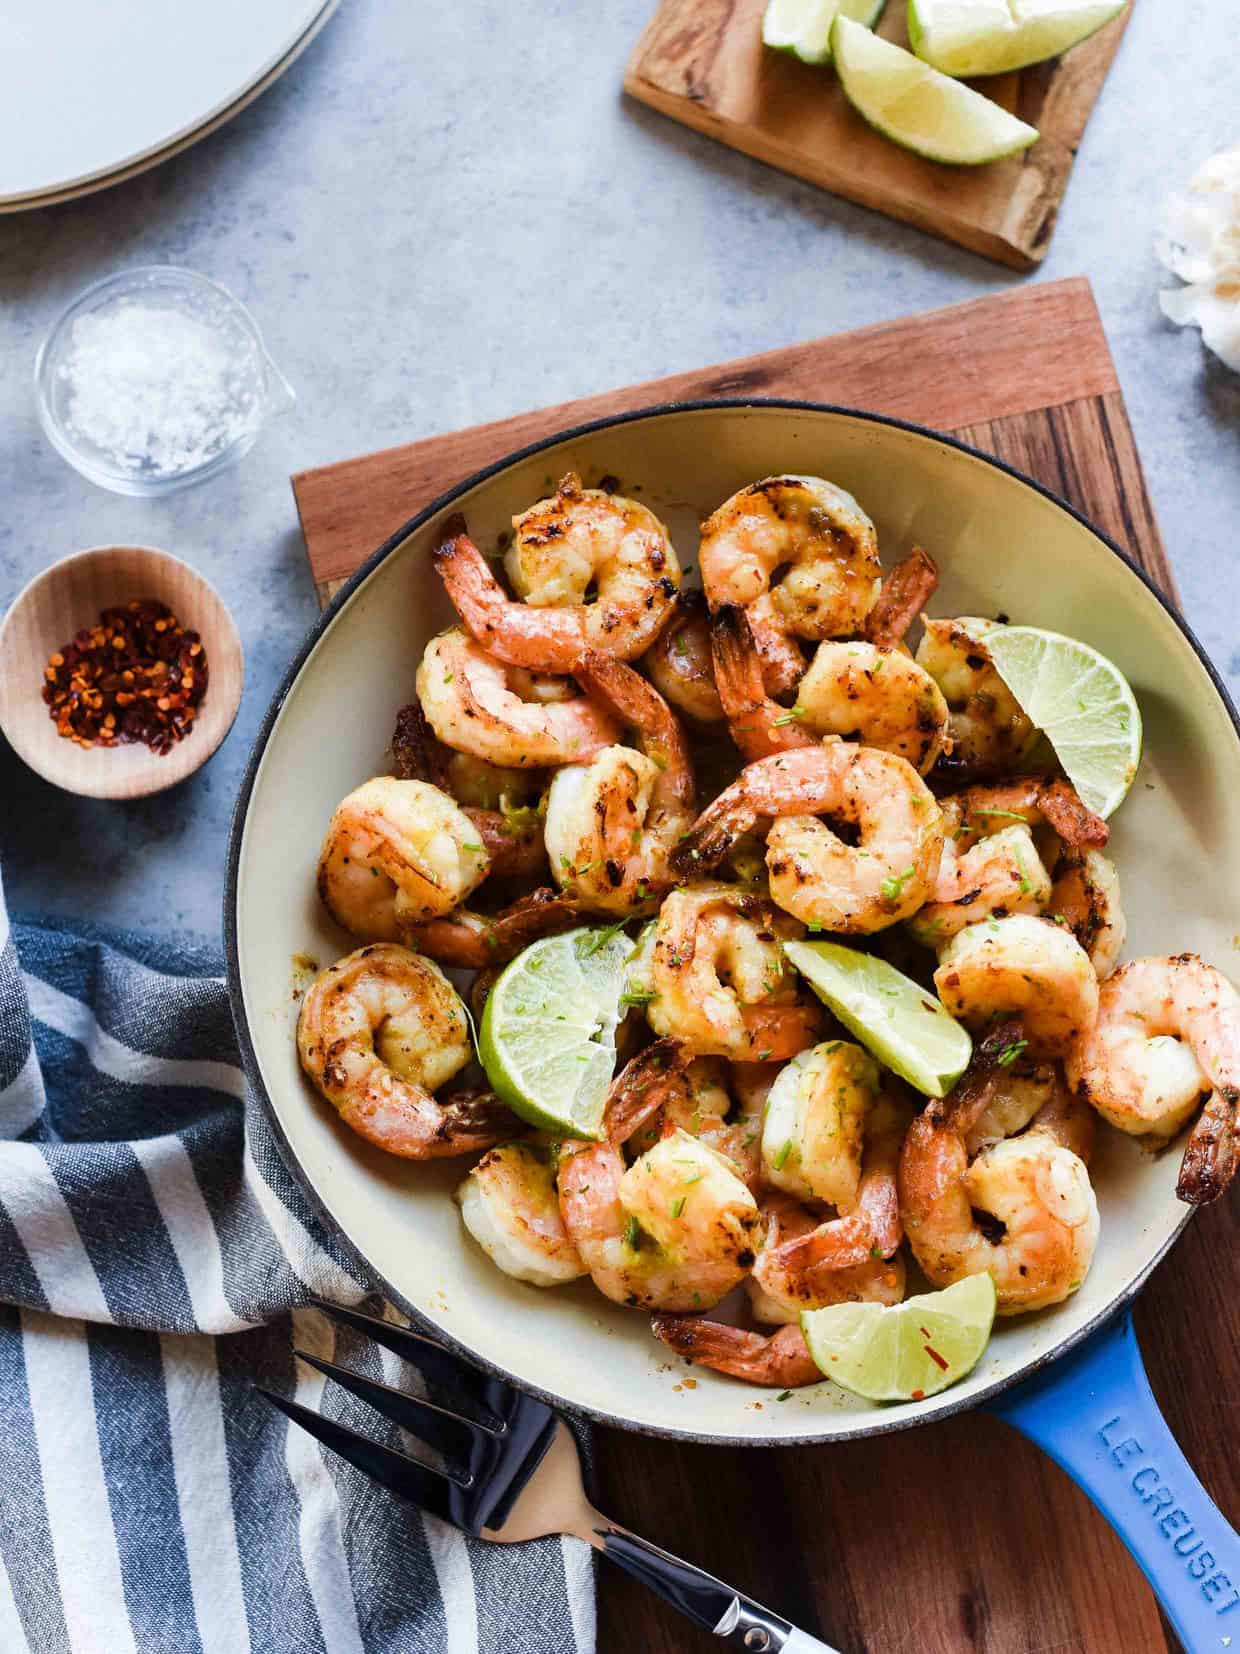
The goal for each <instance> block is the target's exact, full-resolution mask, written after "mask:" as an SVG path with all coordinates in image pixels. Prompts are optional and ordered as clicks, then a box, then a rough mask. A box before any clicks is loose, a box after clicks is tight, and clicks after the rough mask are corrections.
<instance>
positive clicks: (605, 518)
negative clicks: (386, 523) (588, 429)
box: [435, 472, 680, 672]
mask: <svg viewBox="0 0 1240 1654" xmlns="http://www.w3.org/2000/svg"><path fill="white" fill-rule="evenodd" d="M512 527H513V539H512V545H511V546H510V547H509V550H508V553H507V555H506V557H505V558H504V567H505V569H506V571H507V573H508V578H509V579H510V580H511V582H512V585H513V590H514V591H515V592H516V593H517V597H518V599H522V600H523V601H515V602H514V600H513V599H512V598H510V597H509V596H508V594H507V593H506V592H505V591H504V589H503V587H502V586H501V585H500V583H499V581H498V580H496V578H495V576H494V575H493V574H492V573H491V570H490V567H489V566H488V564H487V560H486V558H485V557H483V555H482V553H481V552H480V551H479V550H478V548H477V546H476V545H475V544H474V543H473V541H472V540H471V539H470V538H469V534H468V532H467V530H466V527H465V519H464V517H462V516H460V515H459V514H458V515H456V516H453V517H450V518H449V519H448V521H447V522H446V523H445V524H444V538H443V540H442V541H441V542H440V543H439V545H438V546H437V547H436V548H435V567H436V568H437V569H438V571H439V574H440V576H441V578H442V579H443V583H444V585H445V586H446V587H447V588H448V596H449V597H450V598H451V599H452V601H453V603H454V604H455V606H456V610H457V613H458V614H459V615H460V617H461V619H462V620H463V621H464V622H465V625H466V627H467V629H468V630H469V631H470V633H471V634H472V635H473V636H474V637H475V638H476V639H477V641H478V642H479V643H480V644H482V646H483V647H484V648H485V649H487V650H488V651H489V652H490V653H491V654H493V655H496V656H497V657H498V658H499V659H500V660H503V661H507V662H508V663H509V664H510V665H512V666H527V667H532V668H533V669H535V670H536V671H542V672H571V671H572V669H573V667H574V665H575V664H576V661H577V657H578V656H579V655H580V654H581V652H582V650H583V649H598V650H602V651H603V652H604V653H605V654H609V655H614V656H616V657H617V658H618V659H620V660H636V659H637V657H638V656H639V655H641V654H643V653H644V652H645V651H646V650H647V649H648V648H649V647H650V645H651V644H652V643H653V642H654V640H655V638H656V637H658V635H659V632H660V631H661V630H662V628H663V624H664V622H665V621H666V620H667V617H668V615H669V614H670V613H671V608H672V604H673V602H674V601H675V598H676V589H677V587H678V586H679V585H680V564H679V563H678V562H677V560H676V552H675V550H674V549H673V547H672V542H671V537H670V536H669V534H668V532H667V529H666V528H665V527H664V525H663V524H662V523H661V522H660V521H659V519H658V518H657V517H656V516H655V514H654V512H653V511H651V510H649V508H648V507H646V506H644V505H640V504H639V503H638V502H637V501H636V500H626V499H625V498H624V497H623V496H622V495H620V494H608V493H606V492H605V491H604V490H603V489H601V488H583V487H582V486H581V478H580V477H578V476H577V475H576V474H575V473H573V472H570V473H569V474H568V476H566V477H565V478H564V479H563V481H562V482H561V483H560V486H559V489H558V491H557V492H556V493H555V494H553V495H552V496H551V497H550V498H549V499H546V500H539V501H538V503H537V504H536V505H532V506H531V507H530V508H529V510H528V511H523V512H522V513H521V515H520V516H519V517H514V518H513V519H512Z"/></svg>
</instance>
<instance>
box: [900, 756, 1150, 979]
mask: <svg viewBox="0 0 1240 1654" xmlns="http://www.w3.org/2000/svg"><path fill="white" fill-rule="evenodd" d="M939 805H940V808H941V809H942V811H943V827H944V832H945V835H946V837H945V840H944V845H943V860H942V862H941V863H940V865H939V876H938V879H937V880H936V882H935V886H934V893H933V895H932V896H931V899H930V901H929V902H928V903H927V904H926V906H925V907H923V908H922V909H921V910H920V911H919V912H918V913H916V914H914V915H913V917H912V919H911V920H910V921H909V930H910V932H911V933H912V935H913V936H914V937H915V938H916V940H917V941H918V942H920V943H922V944H923V945H924V946H925V947H931V948H941V947H943V946H944V945H945V944H946V943H948V942H950V941H951V939H952V937H953V936H955V935H957V934H958V932H960V931H961V930H963V929H964V928H965V926H966V925H974V924H978V923H980V921H981V920H983V919H991V918H993V919H1002V918H1005V917H1007V915H1009V914H1012V913H1043V912H1045V911H1046V909H1047V907H1048V906H1050V905H1051V904H1052V896H1053V890H1052V882H1051V876H1050V874H1049V873H1048V872H1047V871H1046V866H1045V863H1044V862H1043V859H1042V854H1041V852H1040V851H1039V849H1038V845H1037V842H1036V841H1035V839H1034V833H1035V832H1037V831H1039V830H1041V829H1047V831H1046V832H1044V833H1043V834H1042V837H1043V839H1044V840H1046V841H1047V842H1048V844H1049V845H1053V846H1057V847H1058V851H1059V852H1060V853H1061V854H1062V857H1067V856H1068V855H1074V856H1075V855H1086V854H1092V851H1090V849H1089V847H1090V846H1092V845H1097V844H1105V843H1106V842H1107V837H1108V835H1109V833H1110V829H1109V828H1108V826H1107V824H1106V822H1105V821H1103V819H1102V817H1101V816H1098V815H1095V814H1094V812H1093V811H1092V810H1091V809H1090V808H1089V807H1088V806H1087V805H1086V804H1085V803H1084V802H1083V800H1082V799H1081V798H1080V796H1079V795H1078V794H1077V792H1076V790H1075V789H1074V788H1073V787H1072V786H1070V785H1069V783H1068V782H1067V781H1064V780H1048V779H1046V778H1045V777H1042V776H1036V775H1029V776H1022V777H1019V778H1018V779H1016V780H1014V781H1007V782H1002V783H1000V784H998V785H995V786H976V787H968V788H966V789H965V790H964V791H963V792H959V793H954V794H952V796H951V797H949V798H943V799H940V800H939ZM1049 853H1050V852H1049V849H1048V854H1049ZM1105 865H1106V866H1109V865H1110V864H1109V863H1106V864H1105ZM1100 877H1101V875H1100ZM1070 894H1071V893H1070V892H1069V890H1068V889H1067V888H1066V887H1065V890H1064V896H1065V900H1067V899H1068V897H1069V895H1070ZM1117 894H1118V890H1117ZM1065 922H1067V923H1068V926H1069V929H1072V930H1073V931H1074V934H1075V933H1076V927H1075V926H1074V925H1073V924H1072V922H1071V921H1065ZM1120 922H1121V924H1122V915H1121V916H1120ZM1080 939H1081V938H1080V937H1079V936H1078V940H1080ZM1121 940H1122V937H1121ZM1086 951H1088V949H1087V950H1086Z"/></svg>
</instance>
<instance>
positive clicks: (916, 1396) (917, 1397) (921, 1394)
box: [909, 1390, 926, 1401]
mask: <svg viewBox="0 0 1240 1654" xmlns="http://www.w3.org/2000/svg"><path fill="white" fill-rule="evenodd" d="M909 1394H910V1395H911V1396H912V1398H913V1400H914V1401H924V1400H925V1399H926V1392H925V1391H924V1390H910V1391H909Z"/></svg>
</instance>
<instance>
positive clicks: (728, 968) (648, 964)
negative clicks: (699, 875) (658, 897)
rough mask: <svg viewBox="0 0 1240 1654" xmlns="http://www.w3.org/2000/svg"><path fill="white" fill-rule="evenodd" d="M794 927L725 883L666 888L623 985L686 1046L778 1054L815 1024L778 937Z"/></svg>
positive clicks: (815, 1014)
mask: <svg viewBox="0 0 1240 1654" xmlns="http://www.w3.org/2000/svg"><path fill="white" fill-rule="evenodd" d="M801 934H802V931H801V927H800V926H799V925H797V924H795V923H794V922H793V921H792V920H790V919H789V918H788V917H787V916H786V915H785V914H782V913H780V912H779V911H778V909H777V908H775V907H774V906H773V904H772V903H771V902H770V901H768V900H767V899H766V898H765V897H763V896H760V895H758V894H756V893H755V892H752V891H744V890H741V889H739V888H737V887H736V886H735V885H726V884H707V885H701V886H698V887H696V888H694V889H690V890H673V891H672V892H671V894H670V895H669V896H668V897H667V898H666V900H665V901H664V903H663V906H662V907H661V908H660V910H659V917H658V919H657V920H656V921H655V923H654V924H653V925H651V926H650V927H649V929H648V932H647V933H646V935H645V936H644V937H643V939H642V945H641V949H640V952H639V955H638V957H637V959H636V960H635V961H634V962H633V963H632V964H631V965H630V967H629V976H630V983H631V988H632V990H633V991H634V992H635V993H636V994H638V995H640V996H641V997H642V998H643V999H644V1000H645V1002H646V1018H647V1020H648V1022H649V1023H650V1026H651V1027H652V1028H653V1029H654V1030H655V1032H656V1033H659V1034H674V1035H676V1036H677V1037H678V1038H680V1039H682V1040H684V1041H685V1042H686V1044H687V1045H688V1046H689V1047H690V1048H691V1049H692V1050H693V1051H694V1053H695V1054H696V1055H699V1056H720V1057H730V1058H731V1059H732V1060H733V1061H735V1062H755V1061H756V1062H768V1061H776V1062H780V1061H784V1060H786V1059H787V1058H788V1057H792V1056H795V1055H796V1053H797V1052H798V1051H803V1050H804V1049H805V1047H806V1046H807V1045H812V1044H813V1043H814V1038H815V1035H816V1033H817V1030H818V1029H819V1028H820V1027H821V1025H822V1012H821V1008H820V1007H819V1005H818V1003H817V1001H813V1002H811V1001H810V1000H809V999H807V998H805V997H802V995H801V993H800V992H799V990H798V986H797V981H798V979H797V976H796V973H795V972H794V971H791V970H790V969H789V968H788V965H787V962H786V960H785V959H784V956H783V952H782V950H781V948H780V946H779V943H780V939H781V938H784V939H788V938H794V937H798V936H800V935H801Z"/></svg>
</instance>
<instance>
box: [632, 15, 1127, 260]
mask: <svg viewBox="0 0 1240 1654" xmlns="http://www.w3.org/2000/svg"><path fill="white" fill-rule="evenodd" d="M764 9H765V0H661V3H660V5H659V9H658V11H657V12H656V13H655V15H654V17H653V18H652V19H651V21H650V23H649V25H648V26H647V29H646V32H645V33H644V34H643V35H642V37H641V40H640V41H639V42H638V45H637V49H636V51H635V52H634V53H633V56H632V58H631V59H630V62H629V66H628V70H627V72H626V74H625V77H624V89H625V91H626V92H628V93H630V94H631V95H632V96H633V97H635V98H640V99H641V101H642V102H643V103H648V104H649V105H650V106H651V107H652V108H653V109H657V110H658V111H659V112H660V114H663V115H670V116H671V117H672V119H673V120H677V121H682V122H683V123H684V124H685V125H686V126H691V127H693V128H694V130H695V131H697V132H704V133H706V135H707V136H708V137H711V138H717V139H718V140H719V141H720V142H721V143H725V144H729V145H731V147H732V148H733V149H739V150H743V151H744V153H745V154H746V155H753V156H756V158H757V159H758V160H759V161H766V162H767V163H768V164H769V165H770V166H773V167H779V168H780V170H781V171H783V172H791V173H794V174H795V175H796V176H797V177H798V178H807V179H808V180H809V182H810V183H811V184H818V185H820V186H821V188H823V189H827V190H830V191H831V193H832V194H833V195H843V196H846V197H847V198H848V200H850V201H859V202H860V203H861V205H862V206H863V207H875V208H877V209H878V211H879V212H884V213H886V214H887V215H888V217H890V218H900V219H903V220H904V221H905V222H906V223H909V224H916V225H917V226H918V228H919V229H923V230H929V231H930V232H931V233H932V234H933V235H939V236H942V237H943V238H944V239H945V240H947V241H957V242H959V243H960V245H961V246H962V247H971V248H972V249H973V251H974V252H975V253H984V254H985V255H986V256H987V257H988V258H993V259H997V260H998V261H999V262H1000V263H1001V264H1010V265H1013V266H1014V267H1015V268H1016V269H1018V270H1028V269H1029V268H1030V267H1031V266H1033V265H1035V264H1037V263H1038V262H1039V261H1040V260H1041V259H1042V258H1044V257H1045V255H1046V249H1047V247H1048V246H1049V245H1050V239H1051V233H1052V231H1053V230H1054V228H1055V218H1056V215H1057V213H1058V211H1059V203H1060V202H1061V201H1062V200H1063V194H1064V191H1065V189H1066V188H1067V186H1068V176H1069V174H1070V173H1071V171H1072V162H1073V158H1074V157H1075V155H1076V151H1077V146H1078V145H1079V144H1080V141H1081V135H1082V133H1083V132H1084V131H1085V123H1086V122H1087V121H1088V120H1089V116H1090V112H1091V110H1092V109H1093V107H1094V102H1095V100H1096V99H1097V97H1098V94H1099V92H1100V91H1101V90H1102V83H1103V81H1104V80H1105V79H1106V75H1107V70H1108V69H1109V68H1110V66H1111V60H1112V58H1113V57H1114V56H1115V53H1116V51H1117V50H1118V49H1119V43H1120V39H1121V37H1122V36H1123V32H1124V29H1125V27H1126V25H1127V22H1128V18H1129V16H1130V15H1131V10H1132V8H1131V6H1129V8H1128V10H1126V11H1125V12H1124V13H1123V15H1122V16H1120V17H1118V18H1116V19H1115V21H1114V22H1113V23H1109V24H1108V25H1107V26H1106V28H1104V29H1102V30H1100V31H1099V33H1098V34H1096V35H1095V36H1094V37H1093V38H1092V39H1091V40H1087V41H1084V42H1082V44H1081V45H1080V46H1078V47H1076V48H1075V49H1074V50H1073V51H1070V52H1068V53H1066V54H1065V55H1064V56H1063V57H1062V58H1060V59H1055V60H1052V61H1051V62H1049V63H1041V64H1036V65H1034V67H1032V68H1030V69H1025V70H1023V71H1022V72H1021V73H1020V74H1015V75H999V76H991V77H989V78H988V79H986V80H985V81H981V82H978V83H977V84H978V85H979V87H981V89H983V90H984V91H985V93H986V95H987V96H988V97H990V98H993V99H994V101H995V102H996V103H999V104H1002V105H1003V107H1004V108H1005V109H1008V110H1011V111H1012V113H1014V114H1016V115H1019V116H1020V117H1021V119H1022V120H1025V121H1028V122H1029V123H1030V124H1031V125H1033V126H1036V127H1037V129H1038V131H1039V132H1040V133H1041V137H1040V139H1039V140H1038V142H1037V143H1036V144H1034V145H1033V147H1032V148H1031V149H1028V150H1026V151H1025V152H1024V153H1023V154H1022V155H1017V156H1013V157H1012V158H1010V159H1009V160H1006V161H996V162H994V163H993V164H992V165H990V166H985V167H946V166H940V165H938V164H936V163H935V162H933V161H923V160H922V159H921V158H920V157H919V156H916V155H912V154H910V153H909V152H908V151H907V150H903V149H899V148H898V147H897V146H896V145H895V144H892V143H890V142H889V141H888V140H887V139H886V138H884V137H882V136H881V135H880V134H879V133H877V132H874V131H872V130H871V128H870V127H868V126H867V125H866V124H865V122H864V121H863V120H862V119H861V117H860V116H859V115H857V114H856V113H855V112H854V111H853V109H852V108H851V107H850V105H849V103H848V100H847V99H846V98H845V96H844V94H843V92H842V91H841V89H840V86H839V82H838V81H837V80H836V78H835V75H834V73H833V71H832V70H830V69H823V68H812V67H810V66H809V65H808V64H804V63H800V62H798V61H797V59H796V58H794V57H790V56H788V55H787V54H786V53H783V52H772V51H768V50H767V49H766V48H765V47H764V46H763V45H762V40H761V25H762V13H763V11H764ZM904 16H905V8H904V6H903V4H901V3H899V0H889V3H888V5H887V8H886V11H885V12H884V14H883V18H882V21H881V23H880V24H879V28H878V32H879V33H880V34H882V35H885V36H886V37H887V38H888V39H889V40H895V41H898V42H899V44H900V45H902V46H905V45H907V44H908V34H907V32H906V29H905V24H904Z"/></svg>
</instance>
